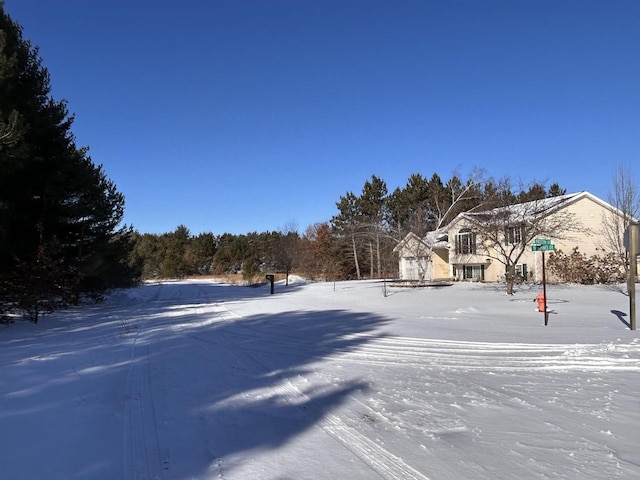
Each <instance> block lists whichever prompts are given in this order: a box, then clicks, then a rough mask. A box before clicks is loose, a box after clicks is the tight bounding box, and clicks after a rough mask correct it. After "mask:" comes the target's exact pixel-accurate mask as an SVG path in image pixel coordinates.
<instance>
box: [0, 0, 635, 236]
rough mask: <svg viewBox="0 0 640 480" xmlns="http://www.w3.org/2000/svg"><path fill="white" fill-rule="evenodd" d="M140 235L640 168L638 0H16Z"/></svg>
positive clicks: (222, 228)
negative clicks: (400, 196)
mask: <svg viewBox="0 0 640 480" xmlns="http://www.w3.org/2000/svg"><path fill="white" fill-rule="evenodd" d="M5 10H6V11H7V12H8V13H9V14H10V15H11V16H12V18H13V19H14V20H15V21H17V22H18V23H19V24H21V25H22V26H23V29H24V30H23V35H24V37H25V38H26V39H29V40H30V41H31V42H32V44H33V45H37V46H38V47H39V48H40V56H41V57H42V60H43V65H44V66H45V67H47V68H48V70H49V72H50V74H51V84H52V87H53V89H52V95H53V96H54V98H55V99H57V100H60V99H66V100H67V101H68V106H69V110H70V111H71V112H73V113H74V114H75V122H74V126H73V132H74V134H75V136H76V140H77V143H78V145H79V146H88V147H89V148H90V155H91V157H92V159H93V160H94V162H96V163H98V164H103V165H104V168H105V171H106V172H107V175H108V176H109V178H111V179H112V180H113V181H114V182H115V183H116V184H117V186H118V188H119V190H120V191H121V192H123V193H124V195H125V196H126V214H125V221H126V222H127V223H128V224H132V225H133V226H134V227H135V228H137V229H138V230H139V231H141V232H151V233H162V232H168V231H172V230H173V229H174V228H175V227H176V226H177V225H179V224H184V225H186V226H187V227H188V228H189V229H190V230H191V232H192V233H193V234H197V233H199V232H208V231H211V232H213V233H215V234H221V233H224V232H229V233H236V234H239V233H247V232H251V231H258V232H262V231H268V230H278V229H280V228H282V227H284V226H285V225H288V224H291V223H295V224H297V225H298V227H299V229H300V230H301V231H303V230H304V229H305V228H306V227H307V226H308V225H310V224H313V223H316V222H321V221H326V220H330V218H331V217H332V216H333V215H334V214H336V213H337V211H336V207H335V202H336V201H338V200H339V197H340V195H344V194H345V193H346V192H347V191H354V192H355V193H359V192H360V190H361V189H362V186H363V184H364V182H365V181H366V180H367V179H369V178H370V177H371V175H377V176H379V177H381V178H382V179H383V180H385V181H386V183H387V186H388V188H389V191H392V190H393V189H395V188H396V187H399V186H400V187H401V186H403V185H405V184H406V181H407V178H408V177H409V175H411V174H412V173H421V174H422V175H424V176H426V177H430V176H431V175H432V174H433V173H434V172H437V173H438V174H439V175H440V176H441V177H442V178H443V179H445V180H446V179H448V178H450V177H451V175H452V174H453V173H454V172H458V173H459V174H460V175H461V176H463V177H464V176H467V175H468V174H469V173H470V172H471V171H472V170H473V169H474V168H483V169H485V170H486V172H487V174H488V175H489V176H493V177H495V178H502V177H505V176H508V177H510V178H511V179H512V180H514V181H516V182H517V181H522V182H524V183H530V182H532V181H534V180H537V181H543V182H547V185H549V184H551V183H554V182H558V183H559V184H560V185H561V186H562V187H564V188H566V189H567V190H568V191H569V192H574V191H581V190H588V191H590V192H591V193H593V194H595V195H597V196H599V197H601V198H603V199H606V198H607V195H608V192H609V190H610V189H611V178H612V175H613V173H614V171H615V170H616V169H617V167H618V165H619V164H623V165H625V166H626V167H627V168H629V169H631V170H632V172H633V173H634V174H635V175H636V177H637V178H640V53H639V52H640V2H639V1H636V0H629V1H625V0H616V1H610V0H602V1H590V0H579V1H569V0H566V1H565V0H502V1H499V0H477V1H462V0H451V1H444V0H442V1H437V2H435V1H428V0H421V1H377V0H369V1H365V0H362V1H349V0H341V1H337V0H325V1H323V0H298V1H293V0H290V1H279V0H274V1H267V0H263V1H248V0H247V1H243V0H230V1H215V0H211V1H208V0H181V1H180V2H169V1H165V0H154V1H148V0H110V1H101V2H93V1H86V0H57V1H50V0H6V1H5Z"/></svg>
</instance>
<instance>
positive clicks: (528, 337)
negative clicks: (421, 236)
mask: <svg viewBox="0 0 640 480" xmlns="http://www.w3.org/2000/svg"><path fill="white" fill-rule="evenodd" d="M621 292H622V288H618V287H606V286H593V287H584V286H550V287H549V290H548V296H549V307H550V308H552V309H553V310H554V313H552V314H550V320H549V325H548V326H546V327H545V326H544V321H543V315H542V314H541V313H538V312H537V311H536V304H535V302H533V299H534V297H535V296H536V294H537V293H538V288H537V287H532V288H530V289H526V288H525V289H523V290H520V291H519V292H517V294H516V295H515V296H512V297H510V296H507V295H505V294H504V287H503V286H500V285H484V284H471V283H460V284H455V285H453V286H450V287H441V288H425V289H406V288H405V289H403V288H393V287H390V288H389V289H388V295H387V296H386V297H385V296H384V295H383V284H382V283H380V282H373V281H367V282H343V283H337V284H335V285H334V284H333V283H315V284H304V283H294V284H292V285H290V286H288V287H284V286H282V285H278V286H277V287H276V294H275V295H273V296H272V295H270V294H269V287H268V286H263V287H260V288H249V287H234V286H225V285H220V284H216V283H214V282H210V281H185V282H169V283H160V284H148V285H144V286H141V287H139V288H136V289H132V290H126V291H121V292H118V293H116V294H113V295H112V296H110V297H109V298H108V300H107V302H105V303H103V304H101V305H97V306H89V307H83V308H80V309H70V310H65V311H59V312H56V313H55V314H53V315H50V316H47V317H44V318H43V319H42V320H41V322H40V323H38V324H37V325H34V324H30V323H27V322H19V323H16V324H13V325H10V326H0V368H1V369H2V374H1V376H0V445H1V447H0V478H2V479H8V480H9V479H10V480H20V479H49V480H51V479H60V480H69V479H108V480H113V479H127V480H128V479H131V480H133V479H136V480H139V479H140V480H141V479H164V480H169V479H172V480H173V479H175V480H183V479H217V480H220V479H225V480H231V479H242V480H259V479H264V480H267V479H269V480H285V479H287V480H305V479H308V480H321V479H330V480H336V479H349V480H364V479H367V480H368V479H398V480H425V479H434V480H435V479H491V480H495V479H513V478H520V479H539V478H542V479H545V478H546V479H575V478H580V479H605V478H606V479H637V478H640V460H639V458H640V457H639V450H640V381H639V378H640V377H639V375H638V374H639V373H640V335H639V334H638V332H637V331H630V330H629V328H628V326H627V325H626V323H628V321H629V316H628V313H629V299H628V297H627V296H625V295H624V294H623V293H621Z"/></svg>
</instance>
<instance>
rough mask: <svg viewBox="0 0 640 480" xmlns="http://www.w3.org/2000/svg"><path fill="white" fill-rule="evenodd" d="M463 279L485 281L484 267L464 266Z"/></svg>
mask: <svg viewBox="0 0 640 480" xmlns="http://www.w3.org/2000/svg"><path fill="white" fill-rule="evenodd" d="M462 278H463V279H464V280H484V265H464V266H463V270H462Z"/></svg>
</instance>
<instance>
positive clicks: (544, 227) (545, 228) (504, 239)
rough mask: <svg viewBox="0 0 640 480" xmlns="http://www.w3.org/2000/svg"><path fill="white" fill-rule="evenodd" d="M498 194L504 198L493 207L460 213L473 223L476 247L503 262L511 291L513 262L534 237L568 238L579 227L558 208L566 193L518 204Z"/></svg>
mask: <svg viewBox="0 0 640 480" xmlns="http://www.w3.org/2000/svg"><path fill="white" fill-rule="evenodd" d="M504 185H509V182H508V181H506V182H504ZM498 197H499V198H504V199H505V200H504V201H503V203H502V204H499V205H498V206H497V207H495V208H492V209H491V210H485V211H479V212H478V211H476V212H471V213H466V214H464V217H465V219H466V220H468V221H469V222H470V223H471V224H472V225H473V231H474V232H475V234H476V241H477V248H478V250H481V251H482V252H483V253H484V254H486V255H487V257H488V258H491V259H493V260H496V261H498V262H500V263H501V264H503V265H504V266H505V281H506V288H507V294H508V295H512V294H513V285H514V282H515V280H516V264H517V263H518V262H519V260H520V258H521V257H522V255H523V254H524V253H525V251H527V249H529V248H531V244H532V243H533V241H534V239H535V238H539V237H543V238H553V239H555V240H566V239H570V238H571V235H572V234H573V233H575V232H578V231H579V230H580V224H579V222H578V221H577V220H576V219H575V217H574V215H573V214H572V213H571V212H569V211H568V210H567V209H562V208H561V207H562V205H563V204H564V203H565V202H566V201H567V200H568V199H569V197H567V196H558V197H551V198H544V199H540V200H533V201H530V202H525V203H519V204H511V203H509V202H508V201H506V199H507V197H508V196H507V195H498ZM494 205H495V204H494ZM478 253H479V252H478Z"/></svg>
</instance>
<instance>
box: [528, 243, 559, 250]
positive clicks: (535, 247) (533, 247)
mask: <svg viewBox="0 0 640 480" xmlns="http://www.w3.org/2000/svg"><path fill="white" fill-rule="evenodd" d="M555 249H556V246H555V245H553V244H552V243H538V244H533V245H531V251H533V252H549V251H553V250H555Z"/></svg>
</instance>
